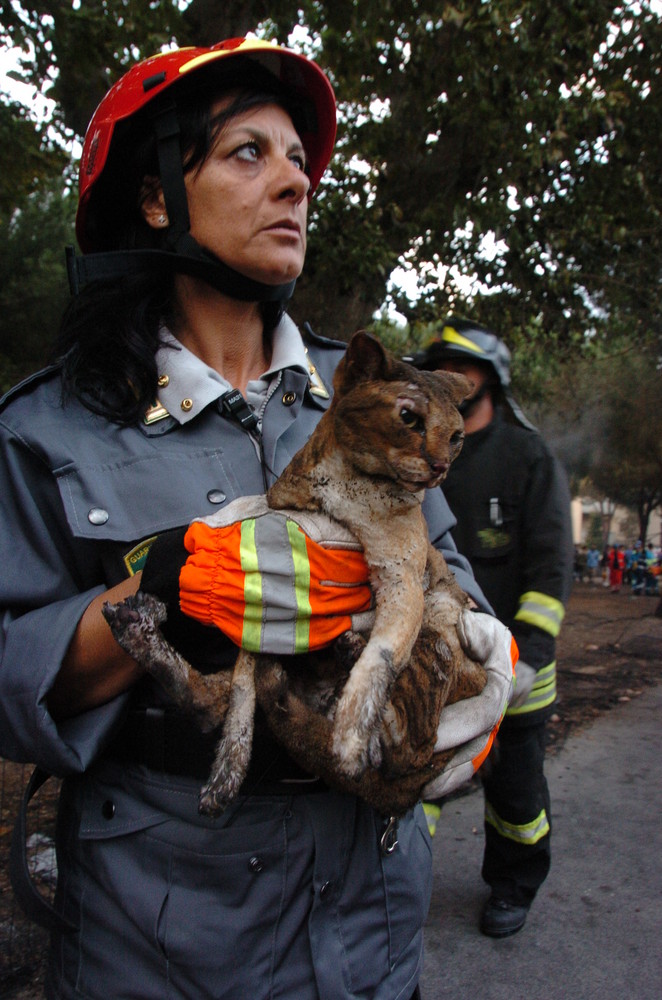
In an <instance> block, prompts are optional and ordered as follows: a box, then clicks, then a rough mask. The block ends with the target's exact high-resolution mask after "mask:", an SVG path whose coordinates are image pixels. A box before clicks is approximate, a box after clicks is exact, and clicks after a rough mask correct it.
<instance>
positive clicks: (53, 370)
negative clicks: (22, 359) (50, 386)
mask: <svg viewBox="0 0 662 1000" xmlns="http://www.w3.org/2000/svg"><path fill="white" fill-rule="evenodd" d="M61 370H62V365H61V364H60V363H59V362H57V363H56V364H53V365H48V366H47V367H46V368H42V369H41V370H40V371H38V372H34V373H33V374H32V375H28V377H27V378H24V379H23V380H22V381H21V382H18V383H17V384H16V385H15V386H12V388H11V389H8V390H7V392H6V393H5V394H4V396H2V397H0V412H2V410H4V409H5V407H6V406H8V405H9V403H11V402H12V400H14V399H17V398H18V397H19V396H23V395H25V394H26V393H27V392H29V391H30V390H31V389H33V388H35V386H38V385H41V383H42V382H48V381H50V379H52V378H54V377H55V376H56V375H59V374H60V371H61Z"/></svg>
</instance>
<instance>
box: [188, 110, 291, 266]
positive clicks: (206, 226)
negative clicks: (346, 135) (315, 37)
mask: <svg viewBox="0 0 662 1000" xmlns="http://www.w3.org/2000/svg"><path fill="white" fill-rule="evenodd" d="M230 102H231V98H229V97H226V98H223V99H222V100H220V101H218V102H217V103H216V104H215V105H214V107H213V109H212V114H213V115H217V114H219V113H220V112H221V111H223V109H224V108H226V107H227V106H228V105H229V104H230ZM305 168H306V154H305V152H304V149H303V146H302V144H301V140H300V139H299V136H298V135H297V132H296V130H295V128H294V125H293V124H292V120H291V118H290V117H289V115H288V114H287V112H286V111H284V110H283V109H282V108H281V107H279V106H278V105H277V104H267V105H263V106H261V107H257V108H252V109H250V110H249V111H246V112H243V113H241V114H239V115H236V116H235V117H233V118H231V119H230V121H229V122H228V123H227V124H226V125H225V126H224V127H223V129H222V130H221V133H220V135H219V136H218V138H217V140H216V142H215V145H214V146H213V148H212V150H211V153H210V154H209V156H208V158H207V159H206V160H205V161H204V163H203V164H202V166H201V167H200V168H199V169H196V170H193V171H190V172H189V173H188V174H186V177H185V182H186V190H187V193H188V204H189V215H190V220H191V235H192V236H193V237H194V238H195V239H196V240H197V242H198V243H199V244H200V245H201V246H203V247H205V248H206V249H207V250H211V252H212V253H214V254H216V256H217V257H219V258H220V259H221V260H222V261H223V262H224V263H226V264H228V265H229V266H230V267H232V268H234V269H235V270H237V271H239V272H240V273H241V274H244V275H246V276H247V277H249V278H253V279H254V280H257V281H261V282H264V283H265V284H268V285H278V284H283V283H285V282H288V281H292V280H293V279H294V278H297V277H298V276H299V274H300V273H301V269H302V267H303V262H304V257H305V254H306V218H307V213H308V198H307V195H308V189H309V187H310V182H309V180H308V177H307V175H306V173H305Z"/></svg>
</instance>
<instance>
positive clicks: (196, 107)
mask: <svg viewBox="0 0 662 1000" xmlns="http://www.w3.org/2000/svg"><path fill="white" fill-rule="evenodd" d="M230 90H231V91H232V92H233V99H232V101H231V103H230V104H229V106H228V107H227V108H225V109H224V110H223V111H222V112H221V113H220V114H217V115H213V114H212V107H213V104H214V103H215V101H216V100H218V98H219V97H222V96H223V94H224V93H227V92H228V91H230ZM173 100H174V102H175V106H176V110H177V118H178V121H179V126H180V148H181V150H182V158H183V164H184V170H185V172H187V173H188V172H189V171H195V170H199V169H200V168H201V167H202V166H203V165H204V163H205V161H206V159H207V158H208V157H209V155H210V153H211V151H212V149H213V147H214V144H215V142H216V139H217V138H218V136H219V135H220V133H221V132H222V130H223V128H224V127H225V125H226V124H227V123H228V122H229V121H230V120H231V119H232V118H234V117H236V116H237V115H239V114H242V113H243V112H245V111H248V110H250V109H251V108H257V107H261V106H264V105H265V104H274V103H275V104H279V105H280V106H281V107H283V108H284V109H285V110H286V111H287V112H288V114H289V115H290V117H291V118H292V121H293V123H294V126H295V128H297V122H298V121H299V120H300V118H301V115H302V114H304V113H305V112H304V110H303V109H301V108H299V107H298V106H297V105H296V103H294V102H293V101H292V98H291V94H290V93H289V92H287V91H285V90H284V88H283V87H282V86H281V85H280V83H279V81H278V80H277V79H276V77H274V76H273V75H272V74H271V73H269V72H268V71H267V70H264V69H263V68H262V67H261V66H260V65H259V64H258V63H255V62H253V61H249V60H243V59H239V58H236V59H233V60H232V65H231V66H229V67H228V68H227V69H224V68H223V67H222V66H221V65H219V67H218V68H217V67H216V66H215V65H212V66H210V67H209V68H208V69H207V70H200V71H199V72H197V73H194V74H192V76H191V78H189V79H185V80H183V81H182V82H181V83H177V84H175V85H173V86H172V87H170V88H169V89H168V90H167V91H166V92H165V93H164V94H163V95H160V96H159V97H158V98H155V100H154V101H152V102H150V104H149V105H147V106H146V107H145V108H143V109H142V110H141V111H140V112H139V113H137V114H136V115H133V116H132V117H131V118H129V119H127V120H126V121H124V122H119V123H118V125H117V126H116V129H115V134H114V136H113V142H112V145H111V149H110V151H109V155H108V160H107V163H106V166H105V168H104V171H103V173H102V175H101V177H100V178H99V180H98V181H97V183H96V184H95V186H94V189H93V191H92V197H91V200H90V203H89V207H88V212H87V217H86V218H87V223H88V235H89V237H90V238H91V240H92V242H93V245H94V247H95V250H98V251H114V250H126V249H128V250H134V249H160V248H162V247H163V246H164V238H165V237H164V231H162V230H157V229H154V228H153V227H151V226H149V225H148V224H147V222H146V221H145V220H144V218H143V216H142V212H141V201H142V199H143V197H144V193H145V180H146V178H149V177H155V178H158V175H159V167H158V158H157V152H156V141H155V136H154V127H153V121H154V117H155V115H156V114H158V113H159V112H160V111H161V110H162V109H163V107H164V106H166V104H169V103H172V102H173ZM297 130H298V129H297ZM173 289H174V283H173V275H172V273H171V272H170V271H169V270H167V269H165V268H164V272H163V274H162V275H161V276H160V277H158V278H156V279H155V277H154V274H153V273H150V274H147V273H140V272H137V273H136V274H133V275H130V276H127V277H123V278H116V279H112V280H108V281H95V282H91V283H90V284H89V285H86V286H85V287H83V288H82V290H81V291H80V292H79V294H78V295H77V296H76V297H75V298H74V299H72V301H71V303H70V305H69V307H68V309H67V310H66V312H65V314H64V317H63V319H62V323H61V326H60V331H59V335H58V338H57V342H56V345H55V352H54V353H55V355H56V357H58V358H60V359H61V360H62V379H63V388H64V393H65V396H67V395H72V396H75V397H76V398H78V399H79V400H81V402H82V403H83V404H84V405H85V406H86V407H87V408H88V409H90V410H92V411H93V412H94V413H98V414H100V415H101V416H104V417H106V418H107V419H109V420H111V421H113V422H115V423H119V424H122V425H129V424H135V423H137V422H138V421H139V420H140V419H142V417H143V415H144V413H145V411H146V410H147V409H148V408H149V407H150V406H151V405H152V404H153V403H154V401H155V398H156V394H157V378H158V373H157V370H156V360H155V354H156V351H157V350H158V348H159V346H160V342H161V338H160V334H159V330H160V327H161V324H162V323H163V322H165V323H166V324H168V323H169V321H170V320H171V319H172V311H173V307H174V302H173ZM261 308H262V316H263V322H264V333H265V336H266V337H269V336H270V335H271V333H272V331H273V329H274V327H275V326H276V325H277V323H278V322H279V320H280V318H281V316H282V314H283V311H284V304H283V303H281V302H268V303H262V306H261Z"/></svg>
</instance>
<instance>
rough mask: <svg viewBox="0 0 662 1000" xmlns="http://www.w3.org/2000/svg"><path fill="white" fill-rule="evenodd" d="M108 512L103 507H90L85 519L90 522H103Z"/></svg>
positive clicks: (98, 523) (108, 515)
mask: <svg viewBox="0 0 662 1000" xmlns="http://www.w3.org/2000/svg"><path fill="white" fill-rule="evenodd" d="M109 517H110V514H109V513H108V511H107V510H104V509H103V507H91V508H90V510H89V511H88V514H87V520H88V521H89V522H90V524H97V525H101V524H105V523H106V521H107V520H108V518H109Z"/></svg>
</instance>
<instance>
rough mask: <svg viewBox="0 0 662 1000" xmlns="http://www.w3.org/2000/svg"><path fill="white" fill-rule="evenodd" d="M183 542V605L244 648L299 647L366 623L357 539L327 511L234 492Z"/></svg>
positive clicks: (368, 594)
mask: <svg viewBox="0 0 662 1000" xmlns="http://www.w3.org/2000/svg"><path fill="white" fill-rule="evenodd" d="M184 545H185V546H186V549H187V550H188V552H189V553H190V555H189V557H188V559H187V561H186V563H185V565H184V566H183V567H182V570H181V572H180V577H179V597H180V607H181V610H182V611H183V613H184V614H185V615H188V616H190V617H191V618H194V619H196V621H198V622H202V623H203V624H205V625H215V626H216V627H217V628H219V629H220V630H221V631H222V632H224V633H225V634H226V635H227V636H229V638H230V639H232V641H233V642H234V643H236V644H237V645H238V646H242V647H243V648H244V649H248V650H250V651H251V652H256V653H257V652H261V653H271V654H274V655H288V654H292V653H305V652H307V651H308V650H315V649H320V648H321V647H323V646H326V645H328V644H329V643H330V642H332V641H333V640H334V639H335V638H337V636H339V635H341V634H342V633H343V632H346V631H347V630H348V629H352V628H364V627H365V624H366V622H365V616H364V615H363V613H365V612H369V610H370V608H371V606H372V591H371V589H370V586H369V582H368V581H369V572H368V567H367V564H366V562H365V559H364V558H363V552H362V549H361V547H360V545H359V544H358V542H357V541H356V539H355V538H354V537H353V536H352V535H351V534H350V533H349V532H348V531H346V529H345V528H343V527H342V526H341V525H339V524H337V523H336V522H334V521H332V520H331V519H329V518H324V517H322V516H320V515H319V514H315V516H314V518H313V517H312V516H311V515H310V514H307V513H306V512H304V511H292V510H288V511H279V510H271V508H269V507H268V506H267V503H266V499H265V497H263V496H253V497H241V498H239V499H238V500H235V501H233V502H232V503H231V504H228V506H227V507H225V508H223V510H221V511H218V512H217V513H216V514H213V515H212V516H211V517H207V518H202V519H200V520H197V521H194V522H193V523H192V524H191V525H190V527H189V529H188V531H187V532H186V535H185V537H184ZM357 616H359V617H357Z"/></svg>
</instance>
